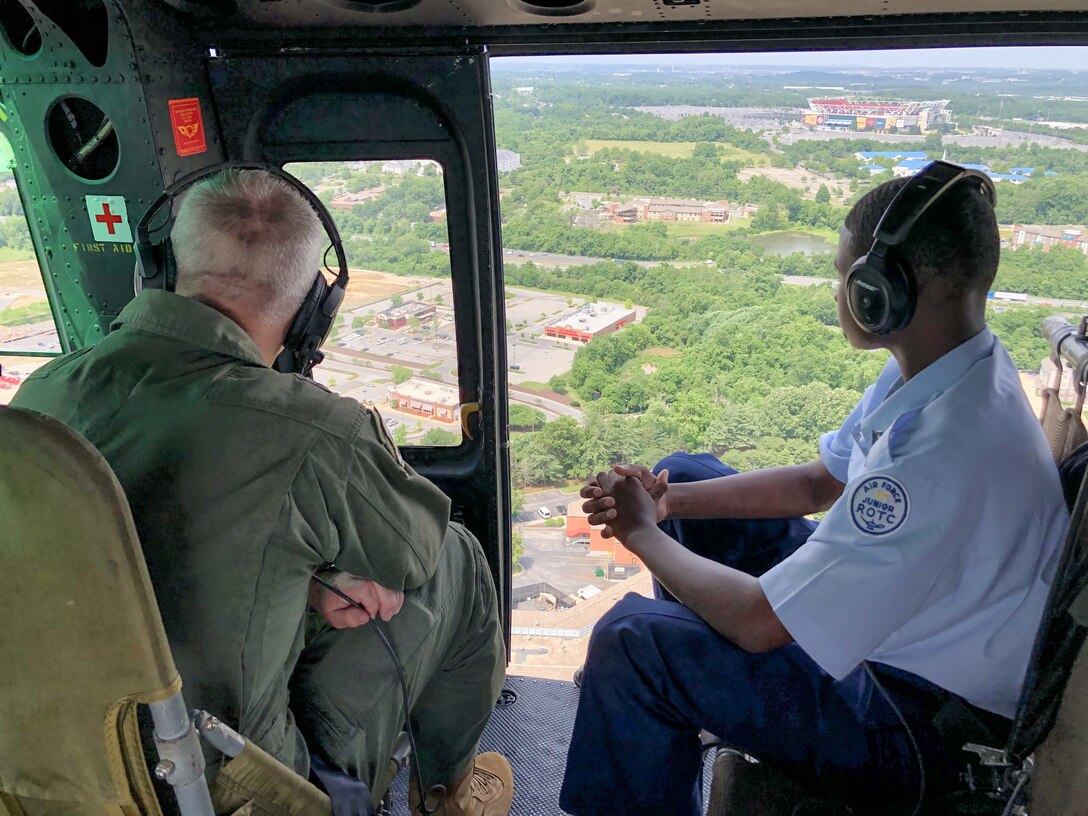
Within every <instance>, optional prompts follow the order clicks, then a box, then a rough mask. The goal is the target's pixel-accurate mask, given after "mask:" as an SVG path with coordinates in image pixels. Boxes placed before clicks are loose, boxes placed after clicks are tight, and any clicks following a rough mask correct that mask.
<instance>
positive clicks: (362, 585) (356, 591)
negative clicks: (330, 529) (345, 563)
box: [310, 570, 404, 629]
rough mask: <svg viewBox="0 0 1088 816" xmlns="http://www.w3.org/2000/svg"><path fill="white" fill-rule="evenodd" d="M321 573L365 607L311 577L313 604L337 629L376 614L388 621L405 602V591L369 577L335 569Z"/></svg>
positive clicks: (348, 627) (311, 599) (364, 622)
mask: <svg viewBox="0 0 1088 816" xmlns="http://www.w3.org/2000/svg"><path fill="white" fill-rule="evenodd" d="M321 577H322V578H324V579H325V580H326V581H328V582H329V583H330V584H332V585H333V586H334V587H336V588H337V589H338V590H340V591H341V592H343V593H344V594H345V595H347V596H348V597H349V598H351V599H352V600H353V601H355V602H356V603H359V604H362V606H363V608H362V609H359V608H358V607H356V606H352V605H351V604H349V603H348V602H347V601H345V600H344V599H343V598H341V597H340V596H339V595H337V594H336V593H335V592H330V591H329V590H328V589H326V588H325V587H323V586H321V584H319V583H317V582H316V581H311V582H310V606H311V607H312V608H313V609H314V611H316V612H317V613H319V614H320V615H321V617H323V618H324V619H325V621H326V622H327V623H328V624H329V626H331V627H333V628H334V629H352V628H354V627H356V626H362V625H363V624H366V623H370V621H371V620H373V619H374V618H381V619H382V620H383V621H388V620H390V619H392V617H393V616H394V615H396V614H397V613H398V612H400V609H401V607H402V606H403V605H404V593H403V592H401V591H399V590H395V589H386V588H385V587H383V586H382V585H381V584H376V583H374V582H373V581H370V580H367V579H366V578H359V577H357V576H355V575H352V574H351V573H348V572H337V571H336V570H328V571H326V572H323V573H322V574H321Z"/></svg>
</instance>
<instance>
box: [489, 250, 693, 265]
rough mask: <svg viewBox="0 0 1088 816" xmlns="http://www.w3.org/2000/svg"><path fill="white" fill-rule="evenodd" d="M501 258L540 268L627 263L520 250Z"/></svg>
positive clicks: (658, 262) (646, 262)
mask: <svg viewBox="0 0 1088 816" xmlns="http://www.w3.org/2000/svg"><path fill="white" fill-rule="evenodd" d="M502 257H503V260H504V261H509V262H510V263H529V262H530V261H531V262H532V263H535V264H540V265H542V266H589V265H590V264H596V263H604V262H605V261H613V260H617V261H620V262H621V263H627V261H626V260H622V259H618V258H588V257H586V256H584V255H557V254H555V253H552V252H529V251H527V250H521V249H504V250H503V251H502ZM630 263H633V264H638V265H639V266H641V267H643V268H645V269H649V268H650V267H653V266H660V265H661V264H663V263H669V264H672V265H673V266H699V265H701V264H702V263H703V262H702V261H634V260H632V261H631V262H630Z"/></svg>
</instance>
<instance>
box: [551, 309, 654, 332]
mask: <svg viewBox="0 0 1088 816" xmlns="http://www.w3.org/2000/svg"><path fill="white" fill-rule="evenodd" d="M634 318H635V310H634V309H627V308H624V307H623V306H620V305H619V304H616V303H589V304H586V305H585V306H583V307H582V308H580V309H577V310H575V311H573V312H568V313H567V314H565V315H562V316H560V317H557V318H556V319H555V320H550V321H548V324H547V327H548V328H554V329H568V330H571V331H579V332H588V333H589V334H596V333H597V332H599V331H604V330H605V329H607V328H609V327H610V326H614V325H615V324H616V323H618V322H619V321H621V320H634Z"/></svg>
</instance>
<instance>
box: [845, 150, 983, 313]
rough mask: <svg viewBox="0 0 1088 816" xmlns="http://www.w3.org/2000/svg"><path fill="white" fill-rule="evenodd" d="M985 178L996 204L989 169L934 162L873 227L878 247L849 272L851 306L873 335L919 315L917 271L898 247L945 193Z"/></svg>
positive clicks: (848, 301) (896, 197)
mask: <svg viewBox="0 0 1088 816" xmlns="http://www.w3.org/2000/svg"><path fill="white" fill-rule="evenodd" d="M968 178H970V179H974V180H977V181H978V182H979V188H980V191H981V192H982V194H983V196H985V198H986V200H987V201H988V202H990V206H991V207H992V206H993V205H994V201H995V199H996V193H995V190H994V183H993V181H992V180H991V179H990V177H989V176H987V175H986V174H985V173H982V172H979V171H978V170H969V169H967V168H966V167H960V166H959V165H958V164H952V163H951V162H946V161H934V162H930V163H929V164H927V165H926V166H925V167H923V168H922V169H921V170H920V171H919V172H918V174H917V175H915V176H914V177H913V178H911V180H910V181H908V182H907V183H906V184H905V185H904V186H903V189H901V190H900V191H899V192H898V193H897V194H896V196H895V198H893V199H892V203H891V204H889V205H888V208H887V209H886V210H884V214H883V215H882V216H881V217H880V221H879V222H878V223H877V225H876V229H874V230H873V246H872V248H871V249H870V250H869V251H868V252H867V253H866V254H865V255H862V256H861V257H860V258H858V259H857V260H856V261H854V263H853V265H851V267H850V271H849V273H847V276H846V305H847V307H848V308H849V309H850V315H851V316H852V317H853V318H854V320H855V321H856V322H857V324H858V325H859V326H861V328H863V329H865V331H867V332H870V333H872V334H891V333H892V332H896V331H899V330H900V329H904V328H906V327H907V325H908V324H909V323H910V321H911V320H912V319H913V318H914V309H915V306H916V305H917V302H918V287H917V284H916V283H915V280H914V272H913V270H911V268H910V265H909V264H908V263H907V262H906V261H905V260H904V258H903V257H902V255H901V253H899V252H897V251H896V247H898V246H899V245H901V244H902V243H903V242H904V241H906V240H907V236H908V235H910V231H911V229H912V228H913V227H914V225H915V224H917V223H918V219H919V218H921V217H922V214H923V213H925V211H926V210H928V209H929V208H930V207H931V206H933V204H934V203H935V202H936V201H937V199H939V198H940V197H941V196H942V195H944V194H945V193H947V192H948V191H949V190H951V189H952V188H953V187H954V186H955V185H956V184H958V183H959V182H961V181H963V180H964V179H968Z"/></svg>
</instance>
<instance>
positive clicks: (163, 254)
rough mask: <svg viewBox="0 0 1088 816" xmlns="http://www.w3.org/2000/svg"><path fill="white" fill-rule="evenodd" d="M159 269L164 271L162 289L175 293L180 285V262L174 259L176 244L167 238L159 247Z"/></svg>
mask: <svg viewBox="0 0 1088 816" xmlns="http://www.w3.org/2000/svg"><path fill="white" fill-rule="evenodd" d="M157 249H158V255H159V259H158V260H159V269H161V270H162V288H163V289H165V290H166V291H167V292H173V291H174V290H175V288H176V287H177V283H178V262H177V258H175V257H174V244H173V242H172V241H171V240H170V237H169V236H167V237H166V240H164V241H163V242H162V243H161V244H159V246H158V247H157Z"/></svg>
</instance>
